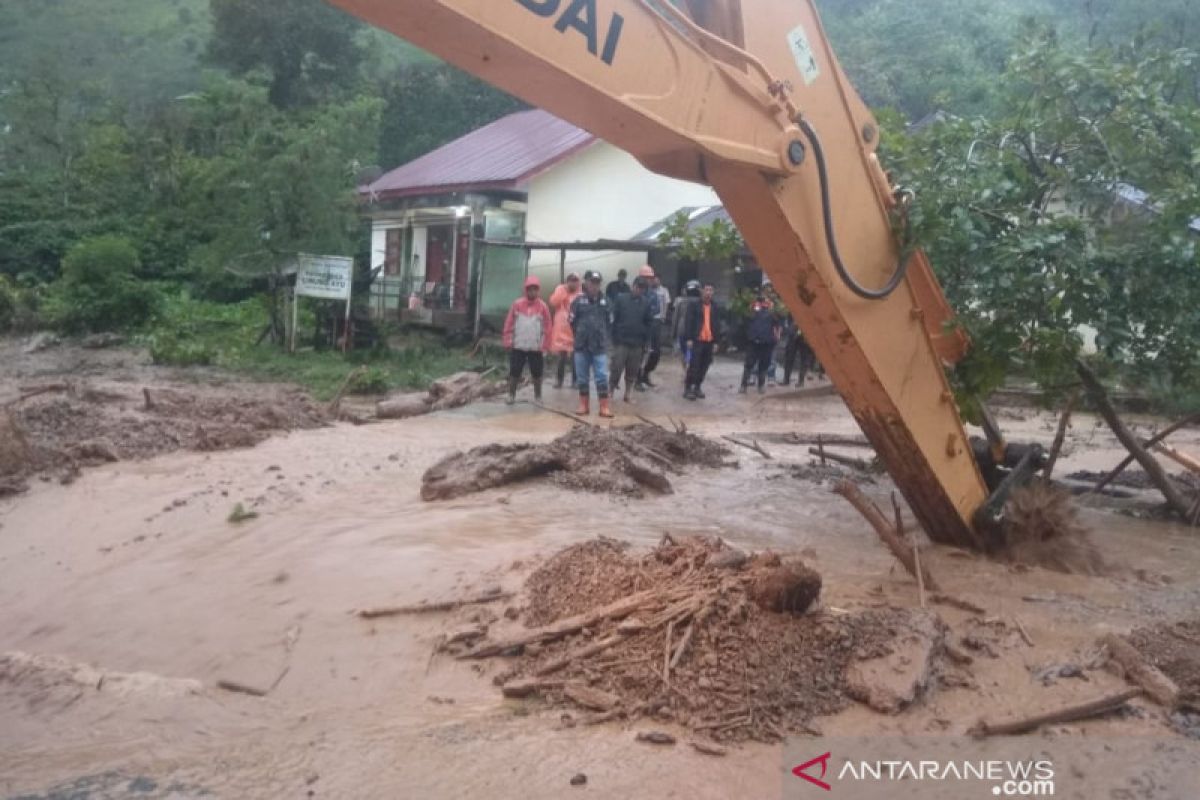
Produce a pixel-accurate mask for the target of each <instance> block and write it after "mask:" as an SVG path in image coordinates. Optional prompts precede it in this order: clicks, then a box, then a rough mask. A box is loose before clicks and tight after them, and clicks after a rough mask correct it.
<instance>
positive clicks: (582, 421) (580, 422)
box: [525, 401, 592, 427]
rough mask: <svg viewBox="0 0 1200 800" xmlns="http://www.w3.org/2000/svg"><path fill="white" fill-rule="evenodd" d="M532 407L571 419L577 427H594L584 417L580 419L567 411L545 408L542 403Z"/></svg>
mask: <svg viewBox="0 0 1200 800" xmlns="http://www.w3.org/2000/svg"><path fill="white" fill-rule="evenodd" d="M525 402H529V401H525ZM530 405H531V406H534V407H535V408H540V409H541V410H542V411H549V412H550V413H551V414H557V415H558V416H560V417H564V418H566V419H569V420H571V422H574V423H575V424H576V425H587V426H588V427H592V423H591V422H588V421H587V420H586V419H583V418H582V417H578V416H576V415H575V414H568V413H567V412H565V411H559V410H558V409H557V408H551V407H550V406H545V405H542V404H541V403H530Z"/></svg>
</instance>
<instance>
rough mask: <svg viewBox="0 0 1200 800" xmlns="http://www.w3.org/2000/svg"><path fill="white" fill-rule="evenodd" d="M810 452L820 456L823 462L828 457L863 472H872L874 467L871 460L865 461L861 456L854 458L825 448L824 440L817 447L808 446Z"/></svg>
mask: <svg viewBox="0 0 1200 800" xmlns="http://www.w3.org/2000/svg"><path fill="white" fill-rule="evenodd" d="M808 452H809V454H810V455H814V456H817V457H818V458H820V459H821V461H822V463H824V461H825V460H826V459H828V460H829V461H833V462H835V463H837V464H842V465H844V466H847V467H851V468H853V469H857V470H859V471H861V472H871V471H872V469H873V467H872V465H871V462H870V461H864V460H863V459H861V458H854V457H852V456H840V455H838V454H837V453H831V452H829V451H828V450H826V449H825V443H824V442H822V443H820V444H819V445H818V446H817V447H810V448H808Z"/></svg>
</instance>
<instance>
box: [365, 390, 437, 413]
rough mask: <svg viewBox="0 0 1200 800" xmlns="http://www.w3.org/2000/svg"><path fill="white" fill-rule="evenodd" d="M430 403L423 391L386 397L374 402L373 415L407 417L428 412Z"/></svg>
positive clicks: (430, 407)
mask: <svg viewBox="0 0 1200 800" xmlns="http://www.w3.org/2000/svg"><path fill="white" fill-rule="evenodd" d="M431 410H432V403H431V401H430V399H429V396H428V395H427V394H426V393H425V392H412V393H409V394H399V395H395V396H394V397H388V398H385V399H383V400H380V401H379V402H378V403H376V404H375V416H376V417H378V418H379V419H407V418H408V417H419V416H421V415H422V414H428V413H429V412H430V411H431Z"/></svg>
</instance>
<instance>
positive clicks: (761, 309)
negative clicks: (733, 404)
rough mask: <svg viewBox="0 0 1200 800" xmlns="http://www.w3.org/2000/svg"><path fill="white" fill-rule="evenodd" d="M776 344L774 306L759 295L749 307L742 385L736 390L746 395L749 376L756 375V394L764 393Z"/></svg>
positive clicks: (763, 296) (776, 333)
mask: <svg viewBox="0 0 1200 800" xmlns="http://www.w3.org/2000/svg"><path fill="white" fill-rule="evenodd" d="M776 342H778V327H777V323H776V320H775V304H774V303H772V302H771V301H769V300H767V298H766V295H763V294H761V293H760V294H759V295H758V297H757V298H756V299H755V301H754V304H753V305H752V306H750V322H749V324H748V325H747V326H746V363H745V366H744V368H743V369H742V385H741V388H739V389H738V392H739V393H741V394H745V393H746V387H748V386H749V385H750V376H751V375H753V374H755V373H757V374H758V393H759V394H762V393H763V392H764V391H766V385H767V369H768V368H769V367H770V366H771V354H772V352H773V351H774V350H775V344H776Z"/></svg>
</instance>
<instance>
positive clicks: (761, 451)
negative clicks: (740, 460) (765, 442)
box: [721, 436, 774, 461]
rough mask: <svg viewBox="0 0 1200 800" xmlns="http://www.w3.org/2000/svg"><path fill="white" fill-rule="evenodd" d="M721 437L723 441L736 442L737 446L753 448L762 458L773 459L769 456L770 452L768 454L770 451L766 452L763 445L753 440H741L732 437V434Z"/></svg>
mask: <svg viewBox="0 0 1200 800" xmlns="http://www.w3.org/2000/svg"><path fill="white" fill-rule="evenodd" d="M721 438H722V439H724V440H725V441H727V442H732V443H733V444H736V445H737V446H738V447H744V448H746V449H747V450H753V451H754V452H756V453H758V454H759V455H760V456H762V457H763V458H765V459H767V460H768V461H773V460H774V459H773V458H772V457H771V454H770V453H768V452H767V451H766V450H765V449H764V448H763V446H762V445H760V444H759V443H758V442H753V443H748V442H743V441H742V440H741V439H737V438H735V437H733V436H722V437H721Z"/></svg>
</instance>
